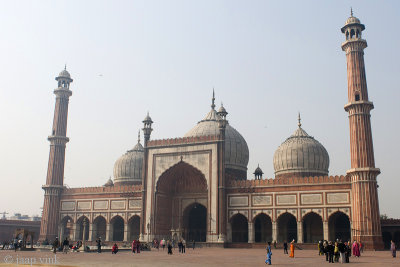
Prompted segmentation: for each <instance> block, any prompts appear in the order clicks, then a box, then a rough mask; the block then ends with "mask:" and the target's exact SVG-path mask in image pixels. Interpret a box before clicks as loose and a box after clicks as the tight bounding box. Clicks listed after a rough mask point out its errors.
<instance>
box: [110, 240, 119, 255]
mask: <svg viewBox="0 0 400 267" xmlns="http://www.w3.org/2000/svg"><path fill="white" fill-rule="evenodd" d="M117 252H118V245H117V243H115V244H114V246H112V249H111V254H117Z"/></svg>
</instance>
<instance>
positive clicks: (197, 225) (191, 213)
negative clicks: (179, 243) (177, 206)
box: [183, 203, 207, 242]
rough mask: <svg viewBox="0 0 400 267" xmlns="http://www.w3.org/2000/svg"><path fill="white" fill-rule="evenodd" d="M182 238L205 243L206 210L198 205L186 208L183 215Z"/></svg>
mask: <svg viewBox="0 0 400 267" xmlns="http://www.w3.org/2000/svg"><path fill="white" fill-rule="evenodd" d="M183 222H184V238H185V239H186V240H188V241H189V240H190V241H193V240H194V241H196V242H206V236H207V208H206V207H204V206H203V205H201V204H199V203H194V204H192V205H190V206H189V207H187V208H186V209H185V211H184V213H183Z"/></svg>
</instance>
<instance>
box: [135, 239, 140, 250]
mask: <svg viewBox="0 0 400 267" xmlns="http://www.w3.org/2000/svg"><path fill="white" fill-rule="evenodd" d="M136 252H137V253H140V241H139V240H136Z"/></svg>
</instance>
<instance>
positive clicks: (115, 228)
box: [110, 216, 124, 241]
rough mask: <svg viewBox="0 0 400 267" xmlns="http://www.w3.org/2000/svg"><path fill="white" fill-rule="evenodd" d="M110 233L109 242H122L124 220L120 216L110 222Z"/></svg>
mask: <svg viewBox="0 0 400 267" xmlns="http://www.w3.org/2000/svg"><path fill="white" fill-rule="evenodd" d="M110 224H111V233H110V240H112V241H123V240H124V219H122V218H121V217H120V216H115V217H114V218H112V219H111V221H110Z"/></svg>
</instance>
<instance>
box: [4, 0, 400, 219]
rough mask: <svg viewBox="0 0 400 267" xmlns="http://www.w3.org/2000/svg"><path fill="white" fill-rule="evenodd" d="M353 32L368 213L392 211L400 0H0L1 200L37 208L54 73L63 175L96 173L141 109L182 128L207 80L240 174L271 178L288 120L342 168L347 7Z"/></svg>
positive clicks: (162, 127) (167, 128)
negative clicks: (360, 67) (367, 112)
mask: <svg viewBox="0 0 400 267" xmlns="http://www.w3.org/2000/svg"><path fill="white" fill-rule="evenodd" d="M350 6H352V7H353V10H354V15H355V16H357V17H358V18H359V19H360V20H361V22H362V23H364V24H365V26H366V30H365V31H364V35H363V37H364V38H365V39H366V40H367V42H368V45H369V47H368V48H367V49H366V50H365V63H366V73H367V82H368V90H369V97H370V100H371V101H373V102H374V105H375V109H374V110H373V111H372V130H373V138H374V148H375V158H376V166H377V167H379V168H380V169H381V172H382V173H381V174H380V175H379V176H378V182H379V199H380V209H381V213H386V214H388V215H389V216H392V217H397V218H399V217H400V209H399V208H398V206H397V203H398V196H399V188H400V177H399V172H398V169H396V168H397V167H396V165H397V164H398V161H399V159H398V158H397V156H398V155H399V151H400V145H399V137H398V135H399V134H398V133H399V131H400V126H399V123H400V120H399V116H400V112H399V107H398V101H399V99H400V90H399V89H400V88H399V84H400V82H399V80H400V75H399V74H400V67H399V62H400V56H399V52H398V49H399V47H400V36H399V28H400V23H399V20H400V16H399V14H400V1H216V0H212V1H166V0H163V1H99V0H96V1H71V0H69V1H1V2H0V33H1V42H0V129H1V132H0V134H1V135H0V137H1V138H0V177H1V182H2V186H1V187H0V203H1V204H0V212H2V211H7V212H9V213H10V214H9V215H12V213H14V212H21V213H24V214H29V215H34V214H40V212H41V210H40V207H42V205H43V194H44V192H43V190H42V189H41V186H42V185H43V184H44V183H45V180H46V171H47V163H48V154H49V142H48V141H47V136H48V135H49V134H50V133H51V126H52V120H53V112H54V103H55V95H54V94H53V89H54V88H55V87H56V85H57V84H56V81H55V80H54V78H55V77H56V76H57V75H58V73H59V72H60V71H61V70H62V69H63V68H64V64H65V63H67V69H68V71H69V72H70V73H71V75H72V78H73V79H74V82H73V83H72V86H71V90H72V91H73V95H72V97H71V98H70V105H69V117H68V133H67V136H68V137H70V142H69V143H68V144H67V148H66V162H65V183H66V184H67V185H68V186H70V187H82V186H97V185H103V184H104V183H105V182H106V181H107V179H108V177H109V176H112V172H113V166H114V162H115V161H116V160H117V159H118V158H119V157H120V156H121V155H122V154H123V153H125V152H126V150H128V149H130V148H132V147H133V146H134V145H135V143H136V140H137V131H138V129H139V128H141V127H142V123H141V121H142V120H143V118H144V117H145V115H146V112H147V111H150V115H151V117H152V119H153V120H154V125H153V128H154V131H153V134H152V139H161V138H168V137H181V136H183V135H184V134H185V133H186V132H187V131H189V130H190V129H191V128H192V127H193V126H195V124H196V123H197V122H198V121H199V120H201V119H202V118H203V117H204V116H205V114H206V113H207V112H208V111H209V110H210V104H211V95H212V88H213V87H214V88H215V92H216V102H217V104H218V106H219V104H220V102H221V101H222V102H223V103H224V106H225V107H226V109H227V111H228V112H229V115H228V119H229V122H230V124H231V125H232V126H233V127H235V128H236V129H237V130H238V131H239V132H240V133H241V134H242V135H243V137H244V138H245V139H246V140H247V143H248V146H249V150H250V162H249V165H248V168H249V170H248V173H249V174H248V176H249V177H253V175H252V173H253V171H254V169H255V168H256V166H257V164H258V163H259V164H260V167H261V168H262V169H263V171H264V172H265V174H266V176H267V177H269V178H272V177H273V176H274V169H273V164H272V159H273V155H274V151H275V150H276V148H277V147H278V146H279V145H280V144H281V143H282V142H283V141H284V140H285V139H286V138H287V137H288V136H290V135H291V134H292V133H293V132H294V131H295V130H296V127H297V113H298V112H299V111H300V112H301V115H302V119H303V120H302V124H303V128H304V129H305V130H306V131H307V132H308V134H310V135H312V136H314V137H315V138H316V139H317V140H319V141H320V142H321V143H322V144H323V145H324V146H325V148H326V149H327V151H328V153H329V156H330V168H329V172H330V175H344V174H345V173H346V170H348V169H349V168H350V159H349V157H350V149H349V126H348V117H347V113H346V112H345V111H344V109H343V107H344V105H345V104H346V103H347V76H346V58H345V53H344V52H343V51H342V50H341V43H342V42H343V40H344V36H343V34H342V33H341V32H340V28H341V27H342V26H343V25H344V23H345V21H346V19H347V18H348V17H349V15H350Z"/></svg>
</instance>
